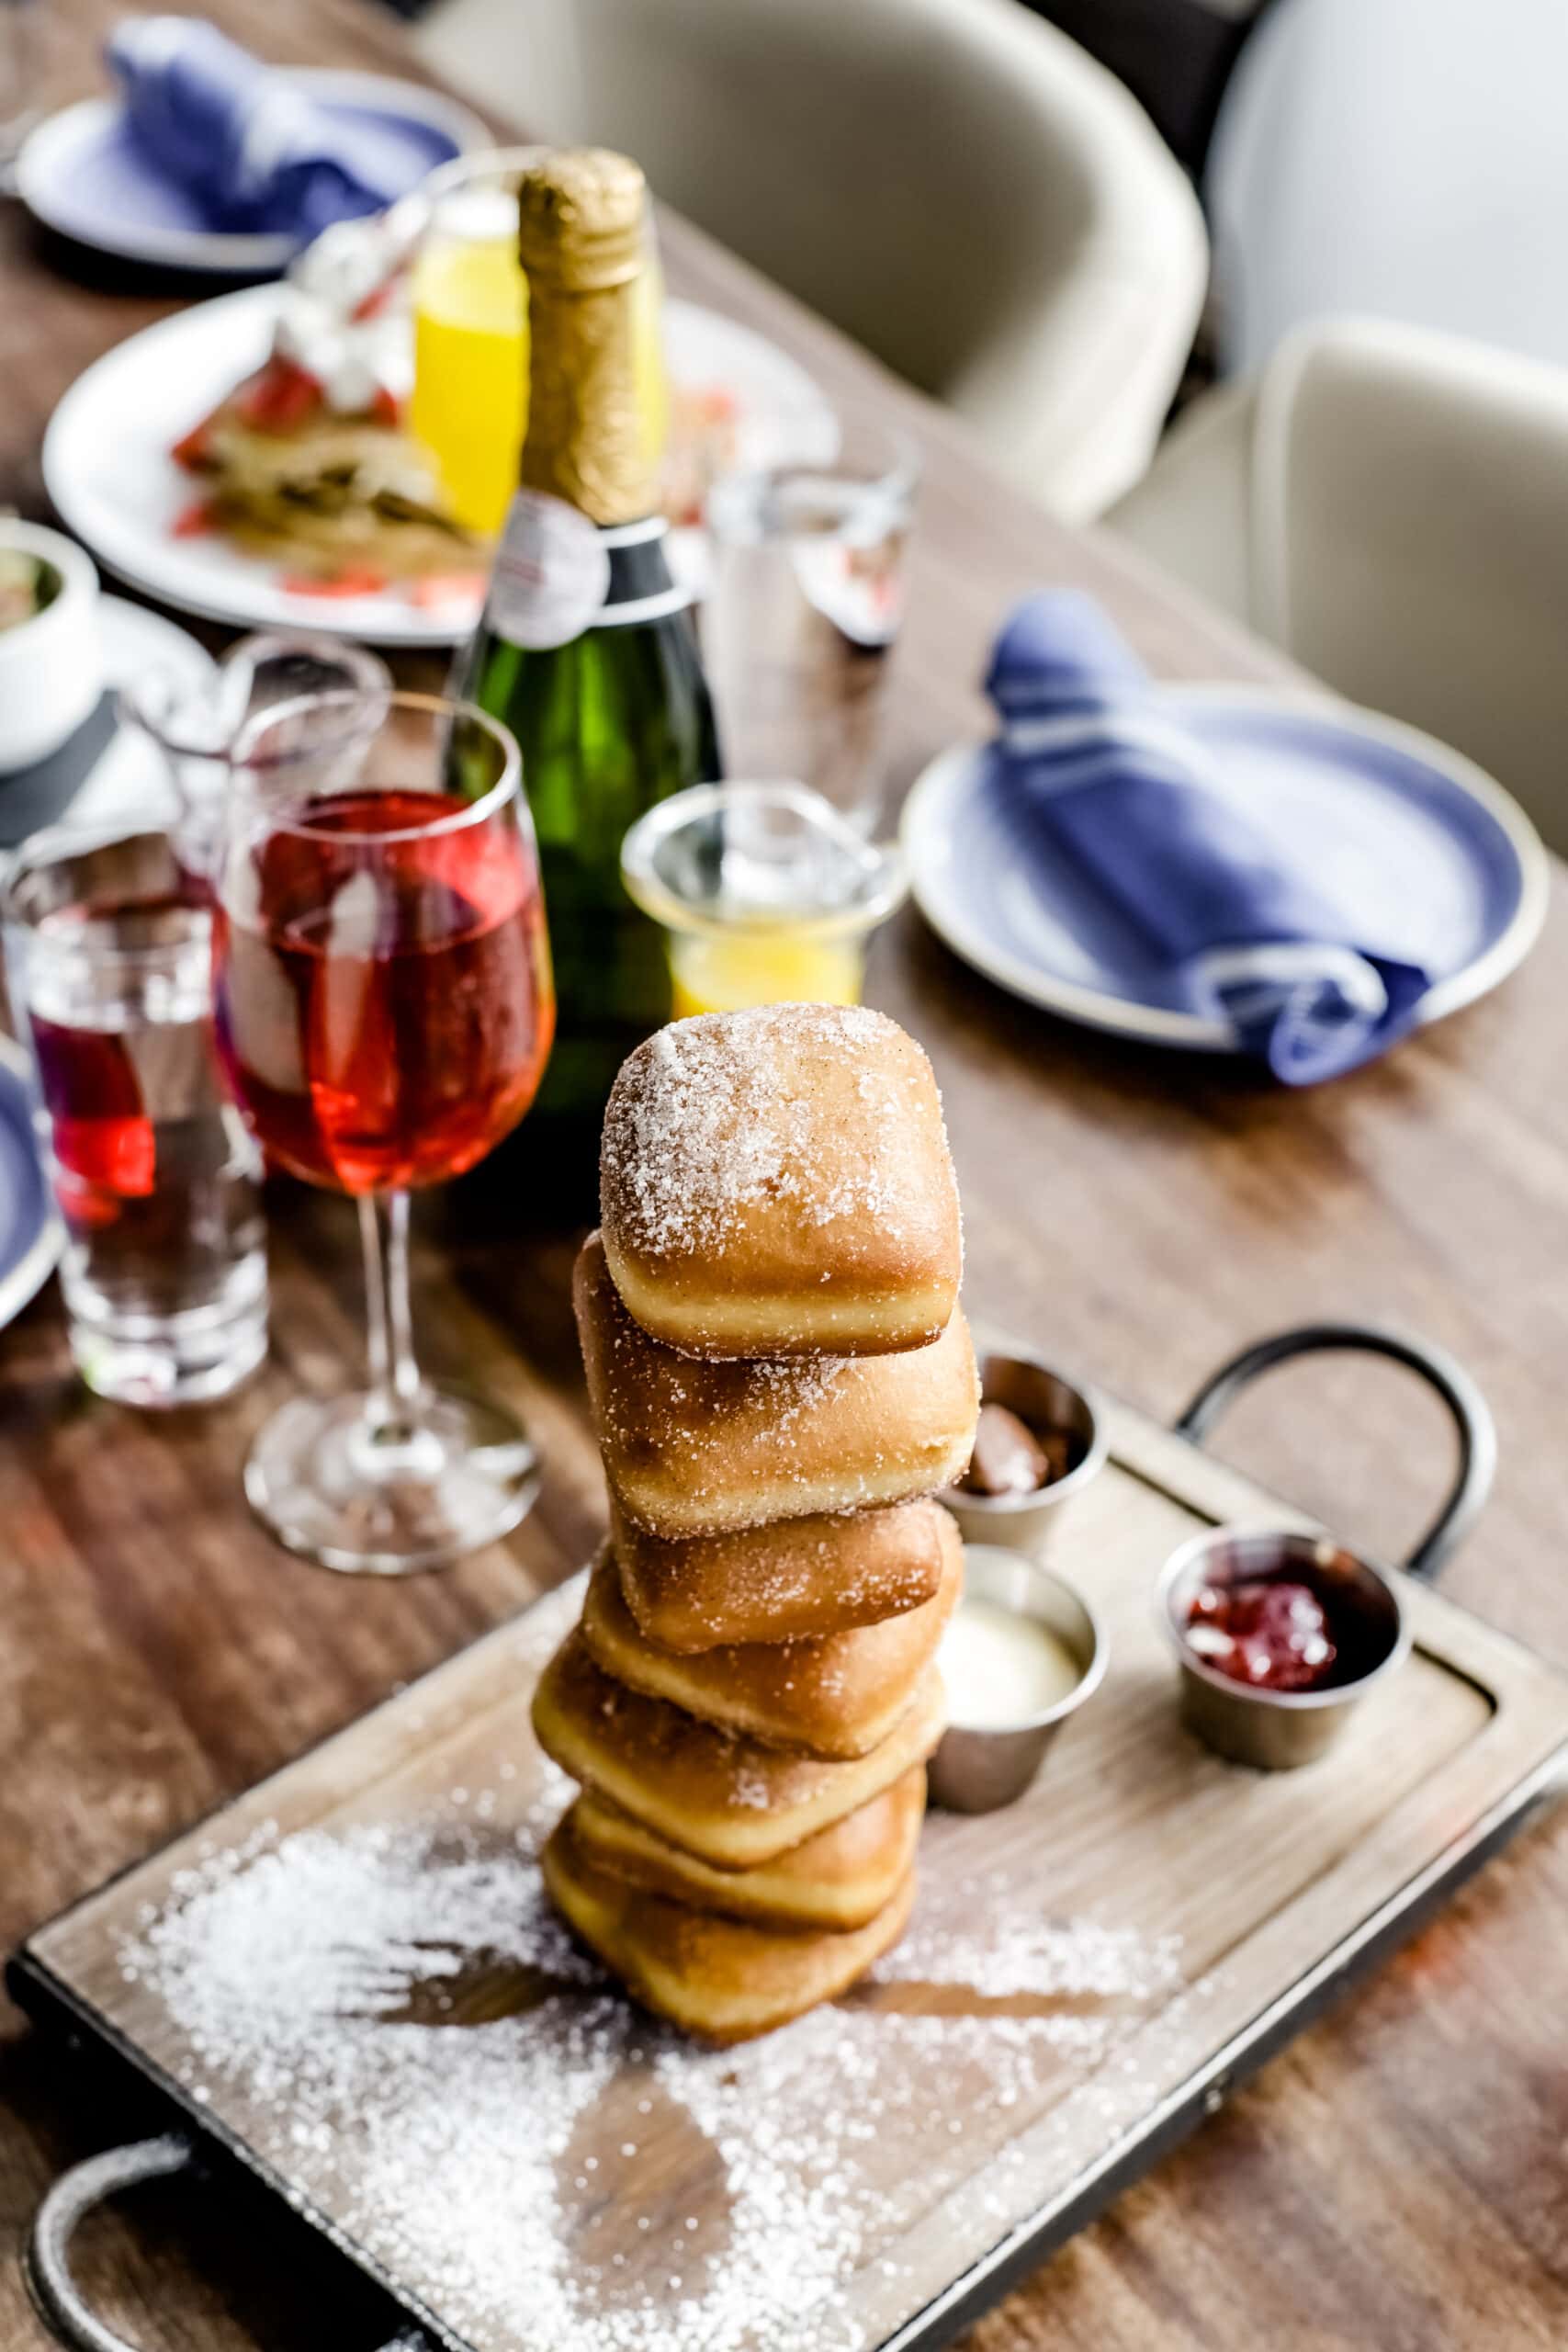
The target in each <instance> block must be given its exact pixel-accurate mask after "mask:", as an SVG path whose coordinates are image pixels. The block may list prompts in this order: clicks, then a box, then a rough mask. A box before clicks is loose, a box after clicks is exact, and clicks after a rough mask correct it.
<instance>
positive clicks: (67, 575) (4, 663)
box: [0, 519, 104, 775]
mask: <svg viewBox="0 0 1568 2352" xmlns="http://www.w3.org/2000/svg"><path fill="white" fill-rule="evenodd" d="M0 548H20V549H21V550H22V552H23V553H24V554H26V555H31V556H37V557H38V558H39V560H40V561H42V562H44V563H46V564H48V566H49V567H50V569H51V571H53V572H54V574H55V575H56V577H57V578H58V580H59V582H60V586H59V588H58V589H57V591H56V592H55V594H54V596H53V597H52V598H51V601H50V603H48V604H47V605H45V606H44V608H43V610H42V611H41V612H40V613H35V614H34V616H33V617H32V619H31V620H28V621H18V622H17V624H16V626H15V627H14V628H0V775H15V774H16V772H17V769H18V768H28V767H31V766H32V764H33V763H34V762H35V761H37V760H46V759H48V757H49V755H50V753H51V752H58V751H59V749H60V747H61V745H62V743H65V742H68V741H70V739H71V737H72V736H73V734H74V733H75V732H76V729H77V728H78V727H80V726H81V724H82V722H83V720H84V719H85V718H86V717H87V716H88V714H89V713H90V712H91V711H92V709H93V708H94V707H95V705H96V702H97V699H98V696H99V695H101V694H102V692H103V690H104V658H103V649H102V646H101V644H100V642H99V638H98V575H97V572H96V570H95V569H94V566H93V560H92V558H91V556H89V555H86V554H85V553H84V552H83V550H82V548H79V547H78V546H77V545H76V543H75V541H74V540H73V539H68V538H65V537H62V534H61V533H60V532H59V531H46V530H45V529H44V528H43V526H41V525H40V524H38V523H18V522H16V521H14V520H10V519H5V520H0Z"/></svg>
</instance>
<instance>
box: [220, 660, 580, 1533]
mask: <svg viewBox="0 0 1568 2352" xmlns="http://www.w3.org/2000/svg"><path fill="white" fill-rule="evenodd" d="M235 763H236V776H235V787H234V791H233V794H232V796H231V809H230V815H229V821H228V825H227V828H226V832H225V838H224V842H223V846H222V851H221V854H220V860H219V864H218V869H217V874H216V877H215V880H216V892H215V896H216V906H215V912H214V941H213V949H214V954H213V970H214V982H215V993H216V1004H217V1027H218V1041H219V1049H220V1054H221V1057H222V1059H223V1064H224V1068H225V1069H226V1071H227V1073H228V1078H229V1082H230V1085H231V1088H232V1090H233V1093H234V1096H235V1099H236V1101H237V1102H238V1103H239V1104H240V1105H241V1107H242V1109H243V1113H244V1115H245V1118H246V1120H247V1121H248V1123H249V1125H250V1127H251V1130H252V1132H253V1134H254V1136H255V1137H256V1139H257V1141H258V1142H259V1143H261V1144H262V1146H263V1147H264V1148H265V1151H266V1152H267V1154H268V1156H269V1158H270V1159H271V1160H272V1161H273V1162H274V1163H275V1164H276V1165H277V1166H280V1167H282V1168H284V1169H287V1170H289V1171H290V1172H291V1173H292V1174H294V1175H296V1176H299V1177H303V1178H304V1179H305V1181H306V1182H309V1183H312V1184H319V1185H322V1186H324V1187H326V1188H327V1189H329V1190H332V1191H337V1192H343V1193H348V1194H349V1195H350V1196H351V1197H352V1198H353V1199H355V1201H356V1202H357V1203H358V1206H359V1220H360V1228H361V1233H362V1236H363V1240H364V1248H365V1266H366V1281H367V1291H368V1300H369V1342H370V1380H369V1385H368V1387H367V1389H366V1390H364V1391H363V1392H362V1393H359V1394H355V1395H351V1396H348V1397H336V1398H331V1399H327V1400H321V1399H317V1398H314V1397H300V1398H297V1399H296V1400H295V1401H294V1402H293V1403H291V1404H288V1405H286V1406H285V1407H284V1408H283V1409H282V1411H281V1412H279V1413H277V1414H276V1415H275V1416H274V1418H273V1419H272V1420H271V1421H269V1422H268V1423H267V1425H266V1427H265V1429H264V1430H262V1432H261V1434H260V1436H259V1438H258V1439H257V1441H256V1443H255V1445H254V1448H253V1450H252V1453H251V1456H250V1460H249V1462H248V1464H247V1465H246V1470H245V1491H246V1494H247V1496H248V1497H249V1498H250V1501H251V1504H252V1507H253V1508H254V1510H255V1511H256V1512H257V1513H258V1515H259V1516H260V1517H261V1518H262V1519H263V1520H264V1521H265V1523H266V1524H267V1526H268V1527H270V1528H271V1530H272V1531H273V1532H274V1533H275V1534H276V1536H277V1537H278V1538H279V1540H280V1541H281V1542H282V1543H284V1544H287V1545H288V1548H289V1549H290V1550H291V1551H295V1552H299V1553H302V1554H303V1555H305V1556H307V1557H308V1558H310V1559H313V1560H317V1561H319V1562H321V1564H322V1565H323V1566H327V1567H332V1568H338V1569H343V1570H347V1571H361V1572H368V1573H373V1574H378V1575H383V1576H396V1575H400V1574H403V1573H405V1572H407V1571H410V1570H413V1569H418V1568H428V1567H434V1566H440V1565H441V1564H442V1563H444V1562H446V1561H447V1560H450V1559H452V1558H454V1557H456V1556H457V1555H458V1554H459V1553H462V1552H465V1551H468V1550H470V1549H472V1548H473V1547H474V1546H475V1545H478V1544H484V1543H488V1542H489V1541H491V1538H492V1537H494V1536H497V1535H500V1534H502V1533H503V1532H505V1530H506V1529H508V1528H509V1527H512V1526H514V1525H515V1524H516V1522H517V1521H518V1520H519V1519H521V1518H522V1516H523V1514H524V1513H525V1510H527V1509H528V1506H529V1504H530V1503H531V1502H532V1500H533V1498H534V1494H535V1492H536V1486H537V1465H536V1456H535V1453H534V1448H533V1446H532V1445H531V1444H530V1442H529V1441H528V1439H527V1438H526V1436H525V1433H524V1431H523V1430H522V1429H521V1428H520V1427H519V1426H518V1424H517V1423H516V1421H515V1420H514V1419H513V1418H512V1416H511V1415H510V1414H509V1413H507V1412H506V1411H505V1410H504V1409H503V1408H502V1407H501V1406H499V1405H498V1404H496V1403H494V1402H493V1401H491V1399H489V1398H485V1397H474V1396H469V1395H466V1394H460V1393H457V1392H455V1391H451V1390H447V1389H437V1388H435V1387H434V1386H432V1385H431V1384H430V1383H428V1382H427V1381H425V1380H424V1379H423V1377H422V1375H421V1374H420V1371H419V1369H418V1366H417V1364H416V1362H415V1359H414V1354H413V1348H412V1334H411V1323H410V1309H409V1291H408V1231H409V1193H410V1191H411V1189H412V1187H414V1186H416V1185H428V1184H438V1183H441V1182H445V1181H446V1179H447V1178H448V1177H451V1176H457V1175H460V1174H462V1172H463V1171H464V1170H466V1169H468V1168H472V1167H473V1166H474V1165H475V1163H476V1162H477V1161H478V1160H479V1159H483V1158H484V1156H485V1154H486V1153H487V1152H488V1151H489V1150H490V1149H491V1148H492V1146H493V1145H495V1144H497V1143H498V1142H499V1141H500V1140H501V1138H502V1136H504V1135H505V1134H507V1133H508V1131H509V1130H510V1129H511V1128H512V1127H513V1126H515V1125H516V1124H517V1122H518V1120H519V1119H521V1118H522V1116H523V1114H524V1113H525V1111H526V1110H527V1108H528V1106H529V1104H530V1103H532V1101H533V1099H534V1096H535V1093H536V1091H537V1088H538V1084H539V1080H540V1079H541V1077H542V1076H543V1074H544V1068H545V1063H546V1061H547V1057H548V1055H549V1050H550V1041H551V1037H552V1035H553V1032H554V1023H555V996H554V989H553V986H552V982H551V978H550V964H549V952H548V947H547V940H546V933H545V910H544V903H543V899H542V896H541V892H540V887H539V868H538V858H537V854H536V848H535V842H534V833H533V827H532V824H531V821H530V820H529V815H528V809H527V804H526V802H525V800H524V798H523V796H522V789H521V763H520V761H519V757H518V752H517V747H516V744H515V743H514V742H513V739H512V737H511V736H510V735H509V734H508V733H507V732H506V730H505V729H503V728H502V727H498V726H497V725H496V724H495V723H494V722H493V721H492V720H491V719H489V718H486V717H485V716H484V715H483V714H482V713H481V712H479V711H478V710H476V709H473V708H472V707H469V706H468V705H467V704H463V703H457V702H452V701H448V700H446V699H444V698H442V697H440V696H436V695H403V694H388V693H379V694H371V695H358V694H353V693H339V694H327V695H310V696H307V697H304V698H301V699H300V700H298V701H293V702H288V703H283V704H280V705H278V706H277V707H275V708H273V709H269V710H266V711H264V712H262V713H261V714H259V715H258V716H257V717H256V718H254V719H253V721H252V722H251V724H250V725H249V726H248V727H247V729H245V731H244V732H243V735H242V736H241V739H240V741H239V743H238V745H237V746H236V751H235Z"/></svg>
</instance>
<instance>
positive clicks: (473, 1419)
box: [245, 1389, 539, 1577]
mask: <svg viewBox="0 0 1568 2352" xmlns="http://www.w3.org/2000/svg"><path fill="white" fill-rule="evenodd" d="M369 1406H370V1399H369V1398H368V1397H364V1396H350V1397H332V1398H328V1399H325V1400H322V1399H319V1398H316V1397H296V1398H294V1400H293V1401H292V1402H291V1403H290V1404H288V1405H285V1406H284V1408H283V1409H282V1410H281V1412H277V1413H275V1414H274V1415H273V1417H272V1419H271V1420H270V1421H268V1422H267V1423H266V1425H265V1428H264V1429H263V1430H262V1432H261V1434H260V1436H259V1437H258V1438H257V1439H256V1442H255V1443H254V1446H253V1447H252V1448H251V1454H250V1459H249V1461H248V1462H247V1463H246V1464H245V1496H246V1499H247V1500H248V1501H249V1503H250V1506H251V1509H252V1510H254V1512H255V1514H256V1517H257V1518H258V1519H259V1520H260V1521H262V1523H263V1525H264V1526H265V1528H266V1529H267V1530H268V1531H269V1532H270V1533H272V1534H273V1535H275V1536H276V1538H277V1541H278V1542H279V1543H280V1544H284V1545H286V1546H287V1548H288V1550H289V1551H290V1552H298V1553H299V1555H300V1556H301V1557H302V1558H304V1559H307V1560H313V1561H315V1563H316V1564H317V1566H320V1567H323V1568H335V1569H336V1570H338V1572H339V1573H340V1574H342V1575H344V1576H376V1577H401V1576H412V1575H414V1574H416V1573H417V1572H419V1571H420V1570H423V1569H426V1568H439V1567H444V1566H446V1564H447V1563H448V1562H449V1561H452V1560H455V1559H457V1557H458V1556H459V1555H461V1554H462V1553H464V1552H474V1551H477V1550H478V1549H479V1546H480V1545H481V1544H490V1543H492V1542H493V1541H494V1540H495V1538H496V1537H497V1536H499V1535H504V1534H505V1533H506V1532H508V1530H509V1529H511V1528H513V1527H515V1526H516V1525H517V1523H518V1521H519V1520H521V1519H522V1518H523V1517H524V1516H525V1514H526V1512H527V1511H528V1510H529V1509H530V1507H531V1506H532V1504H533V1501H534V1498H535V1497H536V1494H537V1493H538V1490H539V1465H538V1456H537V1455H536V1453H535V1451H534V1448H533V1446H532V1444H531V1443H530V1442H529V1440H528V1438H527V1437H526V1436H525V1433H524V1431H523V1429H522V1428H521V1426H520V1424H519V1423H518V1422H516V1421H515V1420H513V1418H512V1416H511V1414H510V1413H508V1412H506V1411H504V1410H503V1409H502V1407H500V1406H499V1405H492V1404H491V1403H490V1402H489V1401H488V1400H487V1399H486V1398H484V1397H467V1396H463V1395H460V1394H457V1393H456V1392H454V1391H453V1390H451V1389H426V1390H424V1391H423V1393H422V1395H421V1397H420V1398H419V1401H418V1405H417V1407H416V1416H417V1426H416V1428H415V1429H414V1430H413V1431H412V1434H409V1435H406V1436H401V1437H398V1438H395V1439H389V1438H388V1437H387V1435H386V1434H385V1433H384V1432H383V1431H381V1430H378V1427H377V1425H376V1423H375V1422H374V1421H373V1419H371V1415H370V1410H369Z"/></svg>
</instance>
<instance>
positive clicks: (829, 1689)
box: [581, 1512, 964, 1757]
mask: <svg viewBox="0 0 1568 2352" xmlns="http://www.w3.org/2000/svg"><path fill="white" fill-rule="evenodd" d="M943 1517H944V1518H945V1517H946V1513H945V1512H944V1513H943ZM948 1525H949V1527H950V1528H951V1529H952V1533H951V1535H950V1537H949V1539H948V1542H947V1544H946V1551H945V1566H944V1572H943V1576H942V1583H941V1585H940V1586H939V1587H938V1589H937V1591H936V1593H935V1594H934V1595H933V1597H932V1598H931V1600H928V1601H927V1602H926V1604H925V1606H924V1607H923V1608H921V1609H911V1610H908V1611H906V1613H905V1614H904V1615H903V1616H902V1617H889V1618H888V1619H887V1620H886V1623H884V1624H881V1625H861V1626H857V1627H856V1628H855V1629H854V1630H853V1631H852V1632H850V1633H844V1634H822V1635H819V1636H818V1638H817V1639H816V1640H814V1641H804V1642H749V1643H739V1644H731V1645H728V1647H726V1648H724V1649H717V1650H703V1651H699V1652H698V1653H697V1654H696V1655H694V1656H693V1655H691V1654H688V1655H687V1656H685V1657H681V1656H679V1655H678V1654H676V1653H673V1652H671V1651H670V1650H661V1649H659V1648H657V1647H656V1646H655V1645H654V1644H653V1643H652V1642H650V1641H649V1640H648V1639H647V1637H646V1636H645V1635H644V1634H642V1633H641V1632H640V1631H639V1630H638V1627H637V1620H636V1618H635V1617H634V1616H633V1615H632V1613H631V1611H630V1610H629V1609H628V1608H627V1607H626V1600H625V1597H624V1595H623V1593H622V1590H621V1577H620V1571H619V1569H618V1567H617V1566H616V1563H615V1554H614V1553H613V1552H612V1551H611V1549H610V1548H609V1546H608V1545H606V1546H605V1548H604V1551H603V1552H602V1553H601V1554H600V1555H599V1559H598V1561H597V1563H596V1565H595V1566H594V1570H593V1575H592V1580H591V1582H590V1584H589V1587H588V1595H587V1598H586V1600H584V1602H583V1604H582V1619H581V1623H582V1636H583V1639H584V1641H586V1643H587V1644H588V1646H589V1648H590V1649H591V1650H592V1653H593V1656H594V1657H595V1658H597V1660H598V1662H599V1664H600V1665H601V1666H602V1667H603V1668H604V1671H605V1673H606V1674H612V1675H614V1676H615V1679H616V1681H617V1682H625V1683H627V1684H629V1685H630V1687H631V1689H632V1690H634V1691H648V1692H649V1695H650V1696H651V1697H653V1698H655V1699H668V1700H669V1702H670V1703H671V1706H675V1707H683V1708H684V1709H685V1711H686V1713H688V1714H690V1715H698V1716H700V1717H701V1718H702V1720H703V1721H704V1722H705V1723H710V1724H721V1725H723V1726H726V1727H728V1729H730V1730H732V1731H742V1732H747V1733H749V1734H750V1736H751V1737H752V1738H753V1739H761V1740H765V1741H766V1742H767V1744H768V1745H769V1747H787V1748H794V1749H797V1750H799V1751H800V1752H801V1753H802V1754H804V1755H807V1756H834V1757H850V1756H864V1755H866V1754H867V1753H868V1752H869V1751H870V1750H871V1749H872V1748H874V1747H876V1746H877V1745H878V1743H879V1742H880V1741H882V1740H884V1739H886V1736H887V1735H888V1733H889V1732H890V1731H891V1730H892V1728H893V1726H894V1724H896V1723H897V1720H898V1717H899V1716H900V1715H901V1714H902V1713H903V1712H904V1710H905V1708H906V1707H907V1706H908V1703H909V1702H910V1700H911V1699H912V1698H913V1696H914V1693H915V1685H916V1684H917V1682H919V1679H920V1677H921V1675H922V1674H923V1673H924V1672H925V1670H926V1668H927V1667H928V1666H929V1665H930V1664H931V1659H932V1658H933V1657H935V1656H936V1646H937V1644H938V1642H939V1641H940V1640H941V1639H942V1627H943V1626H944V1625H945V1624H946V1623H947V1621H948V1619H949V1617H950V1616H951V1615H952V1614H953V1607H954V1604H955V1603H956V1601H957V1599H958V1596H959V1593H960V1591H961V1590H962V1589H963V1585H964V1545H963V1542H962V1540H961V1538H960V1536H959V1533H958V1530H957V1528H956V1527H954V1526H953V1522H952V1521H951V1520H949V1521H948Z"/></svg>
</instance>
